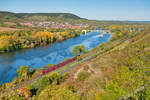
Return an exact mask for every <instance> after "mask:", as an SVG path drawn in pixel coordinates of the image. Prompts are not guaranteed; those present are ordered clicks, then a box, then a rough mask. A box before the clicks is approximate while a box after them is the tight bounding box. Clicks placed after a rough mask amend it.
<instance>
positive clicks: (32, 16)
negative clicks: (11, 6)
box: [0, 11, 82, 22]
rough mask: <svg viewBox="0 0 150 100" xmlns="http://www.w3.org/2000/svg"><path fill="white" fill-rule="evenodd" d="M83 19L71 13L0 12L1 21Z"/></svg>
mask: <svg viewBox="0 0 150 100" xmlns="http://www.w3.org/2000/svg"><path fill="white" fill-rule="evenodd" d="M60 19H61V20H62V19H63V20H65V19H71V20H77V19H82V18H80V17H79V16H76V15H74V14H71V13H12V12H6V11H0V21H2V22H4V21H13V22H16V21H56V20H60Z"/></svg>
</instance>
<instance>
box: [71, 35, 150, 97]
mask: <svg viewBox="0 0 150 100" xmlns="http://www.w3.org/2000/svg"><path fill="white" fill-rule="evenodd" d="M149 38H150V33H148V34H145V35H143V34H141V35H139V36H136V37H135V38H133V39H132V40H130V41H128V42H125V43H124V44H122V45H120V46H119V47H116V48H115V49H113V50H111V52H108V53H105V54H104V55H101V56H98V57H96V58H94V59H93V60H91V61H89V62H87V63H83V64H81V65H80V66H78V67H77V70H79V69H82V68H83V67H84V66H88V67H89V68H90V70H88V71H91V76H90V77H89V79H88V80H87V81H84V82H83V84H82V85H81V86H79V91H83V93H85V94H86V95H85V97H86V99H88V100H116V99H119V98H120V97H123V96H126V95H127V94H130V93H131V92H133V91H135V90H136V89H137V88H139V87H141V86H143V85H144V84H147V82H148V80H150V77H149V75H150V62H149V59H150V44H149V43H150V39H149ZM133 40H136V41H133ZM77 70H75V69H74V71H71V73H78V71H77ZM74 75H75V74H74ZM72 76H73V75H72ZM71 79H72V78H70V80H71ZM70 80H69V81H70ZM70 83H71V82H70ZM81 83H82V82H81ZM78 84H80V82H78Z"/></svg>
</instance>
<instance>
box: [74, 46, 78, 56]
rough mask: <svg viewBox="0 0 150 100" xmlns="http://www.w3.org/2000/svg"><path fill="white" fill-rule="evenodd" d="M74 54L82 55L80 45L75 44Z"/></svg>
mask: <svg viewBox="0 0 150 100" xmlns="http://www.w3.org/2000/svg"><path fill="white" fill-rule="evenodd" d="M72 54H74V55H77V56H78V55H80V46H75V47H74V48H73V50H72Z"/></svg>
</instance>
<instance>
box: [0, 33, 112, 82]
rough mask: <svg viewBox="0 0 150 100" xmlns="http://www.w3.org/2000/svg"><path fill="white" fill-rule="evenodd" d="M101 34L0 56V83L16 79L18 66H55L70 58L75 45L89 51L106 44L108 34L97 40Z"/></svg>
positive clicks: (38, 67)
mask: <svg viewBox="0 0 150 100" xmlns="http://www.w3.org/2000/svg"><path fill="white" fill-rule="evenodd" d="M99 34H101V33H90V34H87V35H81V36H80V37H76V38H71V39H68V40H65V41H63V42H61V43H57V42H55V43H54V44H53V46H51V45H47V46H44V47H37V48H34V49H27V50H25V51H21V50H20V51H16V52H12V53H4V54H2V55H0V66H1V67H0V72H1V73H0V80H1V82H0V83H5V82H11V81H12V79H13V78H14V77H17V72H16V70H18V69H19V68H20V66H23V65H28V66H30V67H31V69H33V68H34V67H35V66H36V68H37V69H40V68H42V67H44V66H47V65H48V64H57V63H59V62H62V61H63V60H64V59H66V58H72V57H74V55H73V54H72V48H73V47H74V46H76V45H85V47H86V49H87V51H88V50H91V49H93V48H95V47H97V46H99V45H100V44H101V43H105V42H108V41H109V40H110V39H111V35H110V34H106V35H105V36H104V37H103V38H99V37H98V36H99Z"/></svg>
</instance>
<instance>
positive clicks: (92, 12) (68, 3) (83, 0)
mask: <svg viewBox="0 0 150 100" xmlns="http://www.w3.org/2000/svg"><path fill="white" fill-rule="evenodd" d="M0 11H10V12H16V13H30V12H31V13H37V12H42V13H57V12H61V13H73V14H75V15H78V16H80V17H82V18H87V19H94V20H128V21H150V0H0Z"/></svg>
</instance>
